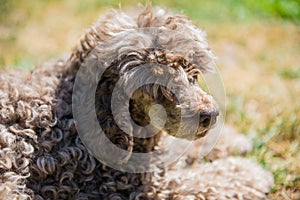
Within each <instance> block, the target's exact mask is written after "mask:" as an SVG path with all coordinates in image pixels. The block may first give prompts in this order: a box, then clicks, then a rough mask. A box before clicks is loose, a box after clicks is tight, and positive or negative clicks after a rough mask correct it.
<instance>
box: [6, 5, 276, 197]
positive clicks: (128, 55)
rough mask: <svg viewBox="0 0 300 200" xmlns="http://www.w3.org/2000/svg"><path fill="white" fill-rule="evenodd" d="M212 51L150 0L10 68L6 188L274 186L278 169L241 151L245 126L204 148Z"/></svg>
mask: <svg viewBox="0 0 300 200" xmlns="http://www.w3.org/2000/svg"><path fill="white" fill-rule="evenodd" d="M213 60H214V55H213V53H212V51H211V50H210V48H209V46H208V44H207V42H206V39H205V33H204V32H203V31H202V30H200V29H199V28H197V27H196V26H194V25H193V24H192V22H191V21H190V20H188V19H187V18H186V17H185V16H182V15H172V14H170V13H168V12H167V11H165V10H163V9H160V8H156V9H153V8H152V7H151V6H150V5H148V6H146V7H145V8H144V10H143V11H142V12H141V13H139V14H138V15H133V16H132V15H129V14H126V13H124V12H122V11H120V10H118V11H115V10H112V11H110V12H109V13H107V14H106V15H103V16H102V17H101V18H100V19H99V20H98V21H97V22H96V23H95V24H94V25H93V26H92V27H91V28H89V29H88V30H87V31H86V33H85V34H84V36H83V37H82V39H81V40H80V43H79V44H78V45H77V47H76V48H75V49H74V51H73V53H72V54H71V55H70V56H68V57H62V58H59V59H56V60H51V61H49V62H46V63H45V64H43V65H42V66H41V67H39V68H36V69H34V70H32V71H31V72H22V73H20V71H13V70H11V71H3V72H2V73H1V75H0V155H1V156H0V199H36V200H43V199H44V200H46V199H78V200H79V199H82V200H87V199H115V200H117V199H265V198H267V194H268V192H269V191H270V188H271V186H272V184H273V177H272V175H271V174H270V173H269V172H267V171H265V170H264V169H263V168H262V167H261V166H259V164H257V163H256V162H254V161H251V160H249V159H246V158H243V157H240V156H236V157H234V156H232V155H233V154H236V152H237V151H239V152H240V153H241V154H245V153H247V152H249V151H251V148H252V144H251V142H250V141H249V140H248V139H247V138H246V137H244V136H242V135H240V134H237V133H235V131H234V130H229V131H228V130H227V132H228V133H226V134H222V135H221V136H220V138H219V141H218V142H217V144H216V147H215V148H214V149H213V150H212V151H211V152H210V153H209V154H208V155H207V156H206V157H205V159H202V157H201V156H200V154H201V152H202V150H203V149H205V146H206V145H207V143H205V142H204V140H203V139H201V138H203V137H205V136H206V135H208V136H209V135H211V134H214V133H213V131H209V130H210V129H212V128H213V127H214V126H215V124H216V122H217V120H218V116H219V115H220V113H219V108H218V106H217V103H216V102H215V100H214V99H213V97H212V96H211V95H209V94H207V93H206V92H204V91H203V90H202V89H201V87H200V86H199V85H198V78H199V75H201V74H202V73H209V72H212V71H213V70H214V69H213V68H212V67H211V63H212V62H213ZM89 92H91V94H89ZM100 129H101V131H99V130H100ZM224 132H226V130H225V131H223V133H224ZM206 137H207V136H206ZM228 138H231V139H228ZM174 139H176V141H177V140H178V141H184V142H183V143H180V142H179V143H178V144H177V143H176V142H175V145H174V146H175V147H173V148H168V144H169V143H170V142H171V143H172V142H173V143H174ZM186 142H188V143H189V144H190V143H192V145H191V146H190V148H189V149H188V150H187V151H185V143H186ZM208 146H209V145H208ZM209 148H210V147H207V149H209ZM201 149H202V150H201ZM153 152H156V153H153ZM141 155H142V156H141ZM174 155H180V156H179V157H178V159H177V161H176V162H170V163H168V164H164V162H160V161H161V160H164V159H169V158H170V157H174ZM158 160H159V161H158Z"/></svg>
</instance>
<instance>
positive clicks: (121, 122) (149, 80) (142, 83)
mask: <svg viewBox="0 0 300 200" xmlns="http://www.w3.org/2000/svg"><path fill="white" fill-rule="evenodd" d="M88 57H93V58H94V61H93V62H94V63H95V62H98V66H99V67H100V68H105V71H104V73H103V74H102V77H98V78H99V80H98V81H99V85H98V90H97V91H98V92H97V93H96V99H95V103H96V104H98V109H100V110H101V108H100V107H101V106H102V108H103V107H106V108H107V110H106V111H102V112H100V113H101V115H102V116H100V118H103V117H104V116H108V115H109V116H110V115H111V116H112V115H114V116H113V119H114V120H115V121H116V122H117V125H118V127H119V128H120V129H122V130H123V131H125V132H126V133H128V132H129V135H130V136H132V135H131V133H132V132H135V133H136V132H139V131H135V130H134V129H139V128H141V127H147V126H148V125H150V124H151V125H152V126H154V127H157V128H161V129H163V130H165V131H167V132H168V133H169V134H170V135H173V136H176V137H179V138H185V139H188V140H194V139H198V138H201V137H203V136H204V135H205V134H206V133H207V131H208V130H209V129H210V128H211V127H212V126H213V125H214V124H215V122H216V119H217V116H218V107H217V105H216V103H215V101H214V99H213V98H212V97H211V96H210V95H208V94H207V93H206V92H204V91H203V90H202V89H201V87H200V86H199V84H198V78H199V75H200V74H201V73H206V72H209V71H213V69H212V67H211V63H212V62H213V59H214V56H213V54H212V52H211V50H210V48H209V46H208V44H207V42H206V40H205V33H204V32H203V31H202V30H200V29H198V28H197V27H196V26H194V25H193V24H192V23H191V21H190V20H188V19H187V18H186V17H184V16H179V15H170V14H169V13H167V12H166V11H164V10H162V9H156V10H153V9H152V8H151V7H150V6H147V7H146V9H145V10H144V11H143V12H142V13H141V14H139V15H138V16H137V17H131V16H129V15H127V14H125V13H123V12H119V11H112V12H111V13H109V14H108V15H106V16H104V17H103V18H101V19H100V20H99V21H98V22H97V23H96V24H94V26H92V28H90V29H89V30H88V31H87V33H86V34H85V36H84V37H83V39H82V40H81V43H80V45H79V46H78V47H77V48H76V51H75V52H74V53H73V55H72V57H71V59H70V61H71V62H72V65H73V69H72V70H73V71H76V68H78V69H79V66H80V65H81V64H82V63H83V62H84V61H85V60H86V58H88ZM87 67H88V66H87ZM78 69H77V70H78ZM115 87H117V88H119V89H118V90H116V89H115ZM116 91H117V92H116ZM114 94H115V98H116V99H117V100H116V101H114V100H113V96H114ZM116 94H117V95H116ZM104 96H105V98H104ZM126 99H127V100H128V101H127V100H126ZM125 100H126V101H125ZM107 103H108V104H109V105H106V104H107ZM111 103H114V105H111ZM96 108H97V105H96ZM98 118H99V116H98ZM128 118H130V120H129V119H128ZM100 121H104V122H103V123H110V120H108V121H109V122H107V120H101V119H100ZM100 123H101V122H100ZM133 124H135V125H133ZM109 127H110V128H112V125H111V124H109ZM133 136H137V137H139V135H133Z"/></svg>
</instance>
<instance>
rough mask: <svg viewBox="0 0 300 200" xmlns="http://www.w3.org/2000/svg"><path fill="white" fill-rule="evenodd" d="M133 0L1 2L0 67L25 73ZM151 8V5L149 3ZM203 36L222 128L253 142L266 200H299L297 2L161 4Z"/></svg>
mask: <svg viewBox="0 0 300 200" xmlns="http://www.w3.org/2000/svg"><path fill="white" fill-rule="evenodd" d="M119 2H121V5H122V6H123V7H126V6H130V5H136V4H137V3H138V1H137V0H134V1H130V2H126V1H125V0H121V1H115V0H114V1H108V0H103V1H96V0H86V1H74V0H64V1H58V0H45V1H33V0H28V1H21V0H2V1H1V4H0V66H1V67H2V68H16V67H21V68H26V69H32V68H34V67H35V66H37V65H39V64H41V63H42V62H44V61H45V60H47V59H49V58H53V57H57V56H59V55H60V54H61V53H65V52H70V51H71V48H72V47H73V45H74V44H76V42H77V41H78V38H79V37H80V35H81V34H82V33H83V30H84V28H86V27H87V26H88V25H89V24H91V23H93V22H94V20H95V19H96V18H97V16H98V15H99V14H100V13H101V12H102V11H103V10H105V9H107V7H108V6H113V7H118V5H119ZM153 4H159V1H158V0H154V1H153ZM161 4H163V6H165V7H168V8H171V9H172V10H175V11H177V12H183V13H186V14H187V15H188V16H190V17H191V19H193V20H194V21H195V23H196V24H198V25H199V26H200V27H202V28H204V29H205V30H206V31H207V33H208V40H209V43H210V44H211V46H212V49H213V50H214V51H215V54H216V55H217V56H218V60H217V64H218V66H219V68H220V72H221V74H222V76H223V79H224V84H225V88H226V92H227V116H226V122H227V123H228V124H231V125H233V126H235V127H237V128H238V129H239V130H240V131H241V132H243V133H244V134H246V135H248V136H249V137H250V138H251V139H252V140H253V142H254V151H253V152H252V153H250V154H249V155H248V157H250V158H252V159H255V160H257V161H259V162H260V163H261V164H262V165H263V166H264V167H265V168H266V169H269V170H271V171H272V173H273V174H274V177H275V186H274V187H273V189H272V194H270V196H271V197H273V198H276V199H300V190H299V188H300V150H299V145H300V101H299V94H300V71H299V69H300V64H299V54H300V45H299V44H300V38H299V20H300V1H298V0H281V1H279V0H264V1H261V0H241V1H235V0H214V1H204V0H199V1H196V0H194V1H187V0H174V1H171V0H166V1H164V2H162V3H161Z"/></svg>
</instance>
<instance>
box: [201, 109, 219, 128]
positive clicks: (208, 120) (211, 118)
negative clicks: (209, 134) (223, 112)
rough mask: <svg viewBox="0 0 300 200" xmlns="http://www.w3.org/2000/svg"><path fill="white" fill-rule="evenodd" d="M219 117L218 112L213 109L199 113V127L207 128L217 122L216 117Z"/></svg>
mask: <svg viewBox="0 0 300 200" xmlns="http://www.w3.org/2000/svg"><path fill="white" fill-rule="evenodd" d="M218 115H219V110H218V109H214V110H210V111H206V112H203V113H200V121H199V125H200V126H201V127H203V128H209V127H211V126H212V125H214V124H215V123H216V121H217V116H218Z"/></svg>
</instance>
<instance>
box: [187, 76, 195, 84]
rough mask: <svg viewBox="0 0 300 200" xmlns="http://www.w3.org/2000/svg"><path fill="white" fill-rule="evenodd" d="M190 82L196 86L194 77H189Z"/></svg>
mask: <svg viewBox="0 0 300 200" xmlns="http://www.w3.org/2000/svg"><path fill="white" fill-rule="evenodd" d="M188 81H189V82H190V83H192V84H194V83H195V78H194V77H192V76H188Z"/></svg>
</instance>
